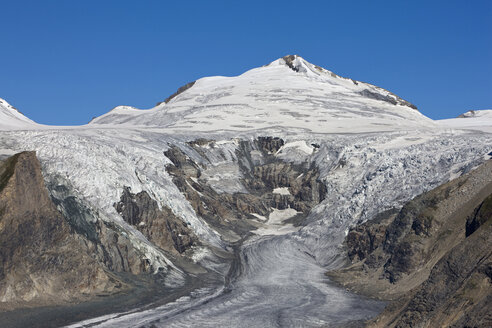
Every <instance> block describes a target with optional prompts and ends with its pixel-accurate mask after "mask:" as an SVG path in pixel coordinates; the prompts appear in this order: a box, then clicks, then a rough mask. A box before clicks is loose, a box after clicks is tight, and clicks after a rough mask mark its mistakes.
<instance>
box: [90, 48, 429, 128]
mask: <svg viewBox="0 0 492 328" xmlns="http://www.w3.org/2000/svg"><path fill="white" fill-rule="evenodd" d="M180 89H181V91H180V92H177V93H176V94H175V95H173V98H172V99H171V100H170V101H169V102H167V103H161V104H159V105H157V106H156V107H154V108H152V109H149V110H138V109H131V110H113V111H111V112H109V113H107V114H105V115H102V116H100V117H98V118H96V119H94V120H93V121H92V122H91V124H95V125H100V124H107V125H124V126H145V127H158V128H166V129H167V130H171V131H183V130H185V131H190V130H191V131H195V132H212V131H249V130H258V129H264V128H271V127H276V128H283V129H296V130H303V131H311V132H315V133H352V132H353V133H355V132H377V131H395V130H398V131H399V130H401V129H405V128H408V129H415V128H432V127H433V126H434V123H433V122H432V120H430V119H428V118H427V117H425V116H424V115H422V114H420V113H419V112H418V111H417V110H415V109H416V107H415V106H413V105H412V104H410V103H409V102H407V101H405V100H403V99H401V98H400V97H398V96H396V95H395V94H393V93H391V92H389V91H387V90H384V89H382V88H379V87H376V86H374V85H371V84H368V83H364V82H359V81H355V80H352V79H348V78H344V77H341V76H339V75H336V74H334V73H333V72H331V71H329V70H326V69H324V68H321V67H319V66H317V65H314V64H311V63H309V62H308V61H306V60H305V59H303V58H302V57H300V56H297V55H288V56H285V57H282V58H279V59H277V60H275V61H273V62H271V63H270V64H268V65H266V66H263V67H258V68H254V69H251V70H249V71H247V72H245V73H243V74H241V75H239V76H234V77H223V76H215V77H205V78H202V79H199V80H197V81H195V82H194V83H190V84H189V86H188V85H187V86H186V87H184V88H180Z"/></svg>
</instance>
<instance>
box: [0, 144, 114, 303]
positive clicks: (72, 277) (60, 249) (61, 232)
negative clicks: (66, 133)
mask: <svg viewBox="0 0 492 328" xmlns="http://www.w3.org/2000/svg"><path fill="white" fill-rule="evenodd" d="M93 251H94V249H92V248H91V246H90V245H89V244H88V243H86V242H85V240H84V239H83V238H80V236H79V235H77V234H76V233H74V231H73V230H72V229H71V228H70V226H69V225H68V224H67V222H66V221H65V220H64V218H63V216H62V215H61V213H60V212H59V211H58V210H57V208H56V207H55V205H54V204H53V202H52V200H51V198H50V196H49V193H48V190H47V189H46V187H45V185H44V180H43V176H42V173H41V167H40V164H39V162H38V160H37V158H36V155H35V153H34V152H23V153H20V154H17V155H14V156H12V157H10V158H9V159H7V160H6V161H5V162H3V163H1V164H0V308H5V306H7V307H8V308H9V307H10V308H11V307H14V306H15V305H16V304H48V303H60V302H64V301H71V300H81V299H84V298H85V297H86V296H87V295H94V294H106V293H111V292H113V291H115V290H117V289H118V288H121V286H122V284H121V283H120V282H119V281H117V280H116V279H115V277H114V276H112V275H111V274H110V273H108V272H107V271H106V270H105V269H104V267H103V266H102V265H101V264H100V263H98V262H97V261H96V260H95V259H94V258H93V257H92V256H91V254H93Z"/></svg>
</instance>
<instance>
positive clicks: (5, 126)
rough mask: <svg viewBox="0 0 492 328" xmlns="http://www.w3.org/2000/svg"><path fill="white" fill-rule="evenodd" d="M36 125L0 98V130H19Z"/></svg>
mask: <svg viewBox="0 0 492 328" xmlns="http://www.w3.org/2000/svg"><path fill="white" fill-rule="evenodd" d="M36 126H38V124H37V123H35V122H34V121H32V120H30V119H28V118H27V117H25V116H24V115H22V114H21V113H20V112H19V111H18V110H17V109H16V108H14V107H13V106H12V105H10V104H9V103H7V102H6V101H5V100H3V99H1V98H0V130H21V129H29V128H34V127H36Z"/></svg>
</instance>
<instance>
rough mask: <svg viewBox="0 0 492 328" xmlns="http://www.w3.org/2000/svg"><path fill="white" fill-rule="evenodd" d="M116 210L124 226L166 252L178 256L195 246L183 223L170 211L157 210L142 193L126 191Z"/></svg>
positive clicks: (116, 205)
mask: <svg viewBox="0 0 492 328" xmlns="http://www.w3.org/2000/svg"><path fill="white" fill-rule="evenodd" d="M115 208H116V210H117V211H118V213H120V215H121V216H122V217H123V219H124V220H125V221H126V222H128V223H129V224H131V225H133V226H135V227H136V228H137V229H138V230H139V231H140V232H142V233H143V234H144V236H145V237H147V238H148V239H149V240H150V241H151V242H153V243H154V244H156V245H157V246H159V247H160V248H162V249H163V250H165V251H168V252H171V253H174V254H181V253H184V252H185V251H186V250H187V249H189V248H190V247H191V246H192V245H194V244H196V243H197V242H198V238H197V237H196V236H195V234H194V233H193V231H192V230H191V229H190V228H189V227H188V226H187V224H186V223H185V222H183V221H182V220H181V219H179V218H178V217H176V216H175V215H174V214H173V212H172V211H171V210H170V209H169V208H167V207H162V209H159V206H158V205H157V202H156V201H155V200H153V199H152V198H150V196H149V194H148V193H147V192H145V191H141V192H139V193H138V194H133V193H132V192H131V190H130V188H125V189H124V190H123V194H122V195H121V200H120V201H119V202H118V203H116V204H115Z"/></svg>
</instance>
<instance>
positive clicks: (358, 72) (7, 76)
mask: <svg viewBox="0 0 492 328" xmlns="http://www.w3.org/2000/svg"><path fill="white" fill-rule="evenodd" d="M0 22H1V23H0V24H1V27H0V42H1V48H0V72H1V78H0V98H4V99H6V100H7V101H8V102H10V103H11V104H12V105H14V106H16V107H17V108H19V110H20V111H21V112H23V113H24V114H26V115H27V116H28V117H30V118H31V119H34V120H35V121H37V122H40V123H44V124H66V125H72V124H84V123H87V122H88V121H89V120H90V119H91V118H92V117H93V116H98V115H101V114H104V113H105V112H107V111H109V110H110V109H111V108H113V107H115V106H117V105H130V106H135V107H138V108H150V107H153V106H154V105H155V103H157V102H159V101H162V100H163V99H165V98H166V97H167V96H168V95H170V94H172V93H173V92H174V91H175V90H176V89H177V88H178V87H179V86H181V85H183V84H185V83H187V82H189V81H193V80H196V79H198V78H200V77H204V76H210V75H225V76H232V75H238V74H241V73H242V72H244V71H246V70H248V69H251V68H254V67H257V66H261V65H264V64H267V63H269V62H271V61H273V60H274V59H276V58H279V57H282V56H284V55H286V54H299V55H301V56H302V57H304V58H305V59H306V60H308V61H310V62H311V63H314V64H317V65H319V66H322V67H325V68H327V69H329V70H332V71H334V72H335V73H337V74H339V75H342V76H346V77H350V78H353V79H356V80H361V81H365V82H370V83H373V84H375V85H378V86H381V87H383V88H386V89H388V90H390V91H392V92H394V93H396V94H398V95H399V96H401V97H402V98H404V99H406V100H409V101H410V102H413V103H414V104H416V105H417V106H418V107H419V109H420V111H421V112H422V113H424V114H425V115H427V116H429V117H431V118H434V119H438V118H447V117H454V116H457V115H459V114H460V113H462V112H465V111H467V110H469V109H485V108H492V1H488V0H486V1H307V0H305V1H288V0H284V1H121V0H120V1H101V0H99V1H90V0H89V1H88V0H84V1H69V0H66V1H50V0H44V1H23V0H16V1H10V0H9V1H3V0H0Z"/></svg>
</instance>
